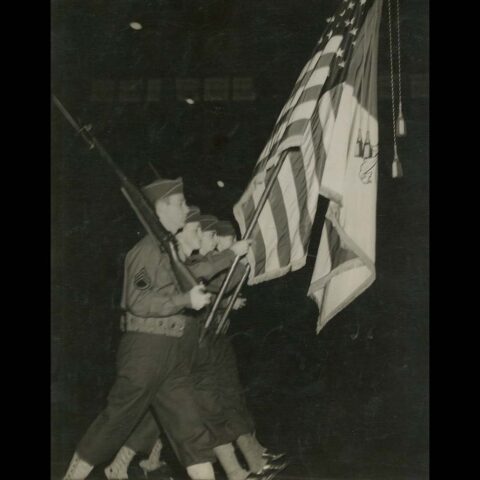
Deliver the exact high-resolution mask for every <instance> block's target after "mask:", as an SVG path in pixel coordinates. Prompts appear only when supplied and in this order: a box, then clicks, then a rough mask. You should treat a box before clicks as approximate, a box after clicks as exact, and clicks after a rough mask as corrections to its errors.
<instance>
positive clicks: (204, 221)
mask: <svg viewBox="0 0 480 480" xmlns="http://www.w3.org/2000/svg"><path fill="white" fill-rule="evenodd" d="M217 222H218V218H217V217H214V216H213V215H200V226H201V227H202V230H203V231H204V232H208V231H213V232H215V225H216V223H217Z"/></svg>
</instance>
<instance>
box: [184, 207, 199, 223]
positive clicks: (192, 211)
mask: <svg viewBox="0 0 480 480" xmlns="http://www.w3.org/2000/svg"><path fill="white" fill-rule="evenodd" d="M200 216H201V215H200V209H199V208H198V207H196V206H195V205H190V207H188V213H187V220H186V223H189V222H199V221H200Z"/></svg>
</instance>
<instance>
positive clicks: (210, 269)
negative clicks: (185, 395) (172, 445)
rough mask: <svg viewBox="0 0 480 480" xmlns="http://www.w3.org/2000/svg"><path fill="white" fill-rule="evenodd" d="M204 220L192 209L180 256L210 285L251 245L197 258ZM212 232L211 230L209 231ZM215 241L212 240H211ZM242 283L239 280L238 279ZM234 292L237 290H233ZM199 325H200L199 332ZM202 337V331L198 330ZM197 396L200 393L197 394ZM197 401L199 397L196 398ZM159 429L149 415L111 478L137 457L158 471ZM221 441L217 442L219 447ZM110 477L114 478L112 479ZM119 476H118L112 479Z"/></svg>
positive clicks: (119, 455)
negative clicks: (148, 454) (140, 456)
mask: <svg viewBox="0 0 480 480" xmlns="http://www.w3.org/2000/svg"><path fill="white" fill-rule="evenodd" d="M203 220H204V218H203V216H201V215H200V210H199V209H198V207H190V209H189V210H188V212H187V215H186V222H185V226H184V227H183V229H182V231H180V232H178V233H177V235H176V237H177V240H178V242H179V246H180V248H179V255H180V257H181V258H182V259H183V260H185V259H186V264H187V265H188V266H189V268H190V270H191V271H192V273H193V274H194V275H195V276H196V277H197V278H202V279H203V280H204V281H208V280H209V279H210V278H212V277H213V276H215V275H216V274H218V273H219V272H221V271H224V270H226V269H228V268H229V267H230V265H231V264H232V262H233V260H234V258H235V256H237V255H238V256H243V255H245V254H246V252H247V249H248V245H249V242H248V241H241V242H236V243H235V244H232V245H230V248H229V249H226V250H224V252H223V253H222V254H219V255H214V256H209V257H203V256H201V255H198V254H197V255H193V252H194V251H198V250H200V248H201V244H202V232H201V223H202V222H203ZM208 220H209V222H210V223H212V220H214V221H216V219H214V217H209V218H208ZM207 230H208V228H207ZM210 241H212V237H211V238H210ZM237 281H239V278H238V279H237ZM232 288H233V287H232ZM198 326H199V324H198V323H197V324H196V327H197V328H198ZM198 333H199V330H198ZM195 393H196V392H195ZM195 397H196V398H197V395H195ZM159 431H160V429H159V427H158V426H157V424H156V421H155V419H154V417H153V416H152V414H151V413H150V412H147V413H146V414H145V416H144V417H143V419H142V421H141V422H140V423H139V424H138V426H137V427H136V428H135V430H134V431H133V432H132V434H131V435H130V436H129V438H128V440H127V441H126V444H125V445H124V446H123V447H122V448H121V449H120V451H119V452H118V453H117V455H116V457H115V459H114V461H113V462H112V463H111V464H110V465H109V467H107V469H106V473H107V477H109V478H128V477H127V469H128V466H129V463H130V462H131V460H132V459H133V456H134V455H135V454H136V453H143V452H147V451H148V450H149V449H151V448H152V445H153V444H154V447H153V449H152V450H151V452H150V456H149V458H148V459H146V460H143V461H142V462H140V466H141V467H142V468H143V470H144V472H145V473H148V472H149V471H153V470H156V469H158V468H160V467H162V465H164V463H162V462H161V461H160V454H161V450H162V442H161V441H160V439H159V438H158V435H159ZM217 443H218V440H217V439H215V446H216V444H217ZM109 475H110V476H109ZM112 475H115V476H112Z"/></svg>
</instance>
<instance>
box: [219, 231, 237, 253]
mask: <svg viewBox="0 0 480 480" xmlns="http://www.w3.org/2000/svg"><path fill="white" fill-rule="evenodd" d="M234 241H235V238H234V236H233V235H222V236H217V250H218V251H219V252H223V250H226V249H227V248H230V247H231V246H232V245H233V242H234Z"/></svg>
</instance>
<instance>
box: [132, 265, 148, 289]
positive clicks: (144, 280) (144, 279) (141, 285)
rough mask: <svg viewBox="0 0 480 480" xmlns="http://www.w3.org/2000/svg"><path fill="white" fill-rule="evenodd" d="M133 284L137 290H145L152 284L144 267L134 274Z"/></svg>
mask: <svg viewBox="0 0 480 480" xmlns="http://www.w3.org/2000/svg"><path fill="white" fill-rule="evenodd" d="M134 282H135V286H136V287H137V288H138V289H139V290H145V289H147V288H149V287H150V285H151V284H152V281H151V280H150V277H149V276H148V273H147V271H146V270H145V267H143V268H142V269H141V270H140V271H139V272H138V273H137V274H136V275H135V280H134Z"/></svg>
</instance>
